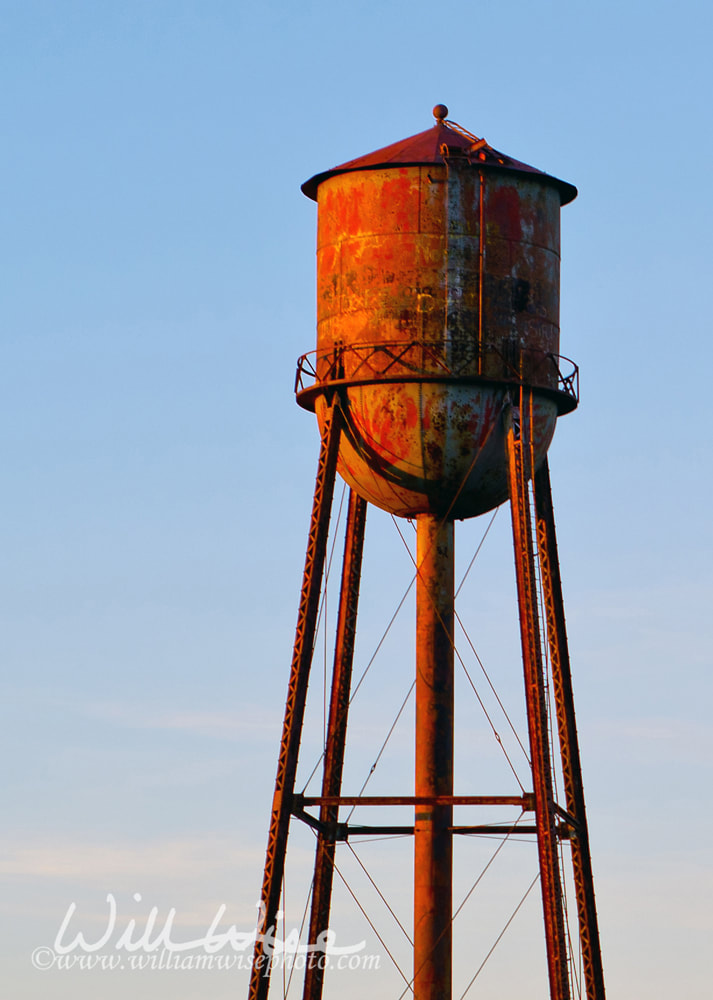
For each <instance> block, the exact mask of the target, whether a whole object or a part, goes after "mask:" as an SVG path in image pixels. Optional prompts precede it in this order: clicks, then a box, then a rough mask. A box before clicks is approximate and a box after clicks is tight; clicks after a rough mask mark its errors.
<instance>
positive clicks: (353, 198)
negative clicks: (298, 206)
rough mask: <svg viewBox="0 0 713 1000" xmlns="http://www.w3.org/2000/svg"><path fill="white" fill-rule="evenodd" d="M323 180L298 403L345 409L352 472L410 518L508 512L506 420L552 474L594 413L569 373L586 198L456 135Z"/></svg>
mask: <svg viewBox="0 0 713 1000" xmlns="http://www.w3.org/2000/svg"><path fill="white" fill-rule="evenodd" d="M447 113H448V109H447V108H445V106H444V105H437V106H436V108H434V116H435V118H436V123H435V125H433V126H432V127H431V128H429V129H427V130H426V131H425V132H421V133H419V134H418V135H415V136H412V137H410V138H408V139H405V140H403V141H401V142H398V143H394V144H393V145H391V146H387V147H386V148H384V149H380V150H377V151H376V152H375V153H371V154H369V155H367V156H364V157H361V158H360V159H357V160H352V161H350V162H348V163H344V164H342V165H341V166H339V167H335V168H333V169H331V170H327V171H325V172H323V173H320V174H317V175H315V176H314V177H312V178H311V179H310V180H308V181H307V182H306V183H305V184H304V185H303V186H302V190H303V191H304V193H305V194H306V195H307V196H308V197H310V198H312V199H314V200H316V201H317V203H318V206H319V208H318V238H317V350H316V351H314V352H311V353H310V354H307V355H304V356H303V357H302V358H300V360H299V363H298V372H297V382H296V390H297V400H298V402H299V403H300V405H302V406H303V407H305V408H307V409H311V410H314V411H315V412H316V414H317V419H318V421H319V422H320V424H321V422H322V419H323V414H324V412H325V409H326V407H327V406H328V404H329V401H330V400H331V399H332V398H333V397H334V394H335V393H338V396H339V401H340V404H341V408H342V411H343V414H344V430H343V433H342V438H341V445H340V453H339V471H340V473H341V475H342V477H343V478H344V479H345V480H346V481H347V482H348V483H349V484H350V485H351V486H353V487H354V488H355V489H356V490H357V492H358V493H359V494H360V495H361V496H362V497H364V499H366V500H367V501H368V502H369V503H373V504H375V505H376V506H377V507H381V508H382V509H383V510H386V511H389V512H390V513H393V514H395V515H399V516H404V517H411V516H415V515H418V514H422V513H434V514H438V515H439V516H441V517H448V518H466V517H473V516H475V515H478V514H481V513H483V512H485V511H487V510H491V509H492V508H494V507H496V506H498V504H500V503H502V502H503V501H504V500H505V499H506V498H507V474H506V463H505V447H504V425H503V414H504V412H505V409H506V407H508V406H512V407H514V408H515V413H516V414H518V412H519V419H520V420H521V421H523V422H525V423H526V424H528V425H529V429H530V430H531V432H532V433H531V439H532V441H533V449H532V451H533V460H534V464H535V467H536V466H537V465H538V463H539V462H540V461H541V460H542V459H543V458H544V456H545V454H546V452H547V449H548V447H549V444H550V441H551V440H552V435H553V433H554V429H555V422H556V419H557V417H558V415H560V414H562V413H566V412H569V411H570V410H572V409H574V407H575V406H576V405H577V369H576V366H575V365H573V364H572V363H571V362H569V361H567V360H566V359H563V358H561V357H560V356H559V260H560V224H559V223H560V208H561V206H562V205H564V204H567V203H568V202H569V201H572V199H573V198H574V197H575V196H576V194H577V191H576V188H574V187H573V186H572V185H571V184H568V183H566V182H564V181H561V180H558V179H557V178H556V177H552V176H550V175H548V174H545V173H543V172H541V171H539V170H536V169H535V168H534V167H530V166H528V165H527V164H524V163H521V162H519V161H517V160H514V159H512V158H511V157H508V156H506V155H505V154H503V153H500V152H498V151H497V150H495V149H493V148H492V147H491V146H490V145H488V143H487V142H486V141H485V140H484V139H480V138H478V137H477V136H475V135H473V134H472V133H470V132H468V131H467V130H465V129H463V128H462V127H461V126H458V125H455V124H454V123H453V122H450V121H448V120H447V118H446V115H447Z"/></svg>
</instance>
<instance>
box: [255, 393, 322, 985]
mask: <svg viewBox="0 0 713 1000" xmlns="http://www.w3.org/2000/svg"><path fill="white" fill-rule="evenodd" d="M340 426H341V415H340V411H339V404H338V402H335V403H333V404H332V405H331V406H330V408H329V410H328V411H327V414H326V417H325V420H324V423H323V426H322V441H321V445H320V452H319V463H318V466H317V479H316V483H315V490H314V501H313V504H312V518H311V521H310V529H309V539H308V542H307V555H306V557H305V568H304V574H303V577H302V591H301V593H300V606H299V612H298V615H297V628H296V631H295V644H294V649H293V653H292V666H291V669H290V681H289V686H288V689H287V701H286V703H285V718H284V722H283V726H282V742H281V743H280V755H279V758H278V762H277V777H276V779H275V793H274V796H273V800H272V814H271V817H270V832H269V835H268V841H267V853H266V857H265V873H264V876H263V883H262V900H261V913H260V924H259V927H258V932H257V937H256V940H255V951H254V955H253V966H252V970H251V974H250V991H249V994H248V995H249V1000H265V998H266V997H267V994H268V990H269V988H270V972H271V957H272V947H271V941H272V940H274V934H275V932H276V922H277V910H278V907H279V903H280V893H281V890H282V877H283V874H284V869H285V851H286V849H287V835H288V831H289V826H290V816H291V814H292V799H293V794H294V787H295V775H296V773H297V758H298V755H299V747H300V739H301V737H302V722H303V719H304V710H305V700H306V696H307V682H308V680H309V672H310V667H311V664H312V652H313V648H314V636H315V629H316V625H317V611H318V608H319V597H320V593H321V589H322V575H323V572H324V561H325V555H326V551H327V536H328V532H329V518H330V514H331V509H332V497H333V495H334V479H335V475H336V470H337V454H338V450H339V435H340Z"/></svg>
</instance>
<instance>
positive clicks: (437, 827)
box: [414, 514, 454, 1000]
mask: <svg viewBox="0 0 713 1000" xmlns="http://www.w3.org/2000/svg"><path fill="white" fill-rule="evenodd" d="M417 549H418V551H417V565H418V579H417V583H416V790H415V794H416V795H419V796H436V795H450V796H452V795H453V592H454V587H453V580H454V571H453V522H452V521H446V522H444V523H441V522H440V521H439V520H438V519H437V518H435V517H434V516H432V515H430V514H421V515H419V517H418V519H417ZM452 826H453V807H452V806H443V805H419V806H417V807H416V813H415V829H414V835H415V836H414V840H415V843H414V1000H450V996H451V965H452V950H453V948H452V928H451V921H452V915H453V885H452V883H453V834H452V832H451V827H452Z"/></svg>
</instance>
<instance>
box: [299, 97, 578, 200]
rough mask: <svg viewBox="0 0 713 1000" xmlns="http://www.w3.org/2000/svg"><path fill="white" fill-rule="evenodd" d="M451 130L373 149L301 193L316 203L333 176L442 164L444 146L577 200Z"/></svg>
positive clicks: (440, 125)
mask: <svg viewBox="0 0 713 1000" xmlns="http://www.w3.org/2000/svg"><path fill="white" fill-rule="evenodd" d="M441 106H443V105H441ZM434 112H435V108H434ZM446 113H447V112H446ZM436 117H437V116H436ZM452 126H453V123H452V122H451V123H448V124H447V123H445V122H444V121H443V120H438V121H437V122H436V124H435V125H434V126H432V127H431V128H429V129H426V131H425V132H419V133H418V134H417V135H412V136H409V137H408V138H407V139H401V140H399V142H394V143H391V145H389V146H384V147H383V148H382V149H377V150H375V151H374V152H373V153H367V154H366V156H360V157H358V158H357V159H355V160H349V161H348V162H347V163H342V164H340V165H339V166H338V167H332V168H331V170H323V171H322V172H321V173H318V174H315V175H314V177H310V179H309V180H308V181H305V182H304V184H303V185H302V191H303V192H304V193H305V194H306V195H307V197H308V198H312V199H313V200H314V201H317V196H318V189H319V186H320V184H322V182H323V181H325V180H326V179H327V178H328V177H334V176H336V175H337V174H341V173H347V172H350V171H353V170H373V169H375V168H377V167H383V166H389V165H396V164H408V165H411V166H415V165H418V164H422V165H428V164H431V163H443V153H442V148H443V146H444V145H445V146H449V147H451V148H453V149H460V150H462V151H463V153H464V154H466V155H468V156H469V157H470V159H471V160H472V161H473V162H477V163H480V164H482V165H483V166H485V167H487V168H489V169H492V170H499V171H507V172H511V173H521V174H526V175H527V174H534V175H535V176H537V177H540V178H542V179H543V180H547V181H548V182H549V183H551V184H552V185H554V186H555V187H556V188H557V190H558V191H559V193H560V199H561V203H562V204H563V205H566V204H568V203H569V202H570V201H573V200H574V199H575V198H576V197H577V188H576V187H575V186H574V185H573V184H568V183H567V181H562V180H559V178H557V177H553V176H552V175H551V174H546V173H544V172H543V171H542V170H538V169H537V168H536V167H531V166H529V164H527V163H522V162H521V161H520V160H515V159H513V157H511V156H508V155H507V154H506V153H501V152H500V151H499V150H497V149H493V147H492V146H490V145H489V144H488V143H487V142H486V141H485V140H484V139H478V138H477V137H476V136H473V135H471V134H470V133H467V132H465V130H461V129H457V128H453V127H452Z"/></svg>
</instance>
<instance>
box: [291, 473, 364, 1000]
mask: <svg viewBox="0 0 713 1000" xmlns="http://www.w3.org/2000/svg"><path fill="white" fill-rule="evenodd" d="M365 527H366V501H365V500H363V499H362V498H361V497H360V496H358V495H357V494H356V493H355V492H354V490H350V493H349V510H348V514H347V527H346V532H345V539H344V559H343V561H342V583H341V591H340V598H339V614H338V618H337V638H336V642H335V646H334V669H333V672H332V691H331V695H330V702H329V722H328V725H327V740H326V744H325V749H324V771H323V775H322V796H323V798H326V799H329V798H330V797H331V798H335V797H336V798H337V803H336V804H330V803H329V802H328V801H327V802H325V801H323V802H322V804H321V806H320V810H319V823H320V831H319V834H318V836H317V847H316V851H315V860H314V882H313V884H312V908H311V913H310V923H309V943H310V944H311V945H312V946H315V945H317V944H318V942H319V940H320V936H321V935H322V934H323V933H324V932H325V931H327V930H328V928H329V911H330V907H331V901H332V883H333V879H334V853H335V843H336V840H337V821H338V819H339V804H338V800H339V793H340V790H341V787H342V769H343V766H344V745H345V742H346V738H347V717H348V714H349V694H350V689H351V678H352V663H353V659H354V640H355V636H356V619H357V608H358V604H359V583H360V579H361V560H362V553H363V550H364V530H365ZM316 957H317V961H312V962H308V963H307V968H306V969H305V980H304V990H303V994H302V995H303V997H304V1000H320V997H321V996H322V987H323V982H324V963H323V961H320V960H319V959H320V958H321V955H320V953H319V952H317V956H316Z"/></svg>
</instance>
